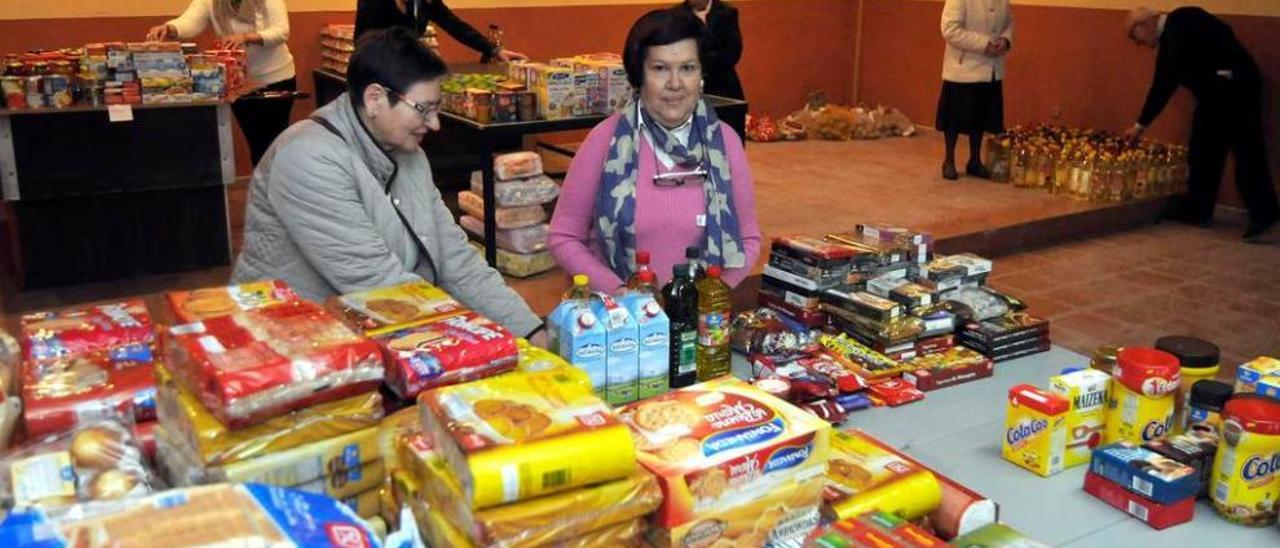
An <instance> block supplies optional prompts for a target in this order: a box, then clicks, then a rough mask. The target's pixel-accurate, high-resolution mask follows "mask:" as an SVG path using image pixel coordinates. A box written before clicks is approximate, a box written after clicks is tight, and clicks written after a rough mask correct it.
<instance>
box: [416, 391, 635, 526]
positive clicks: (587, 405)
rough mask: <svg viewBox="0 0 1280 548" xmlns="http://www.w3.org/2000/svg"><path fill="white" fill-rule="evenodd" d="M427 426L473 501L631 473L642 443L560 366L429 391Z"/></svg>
mask: <svg viewBox="0 0 1280 548" xmlns="http://www.w3.org/2000/svg"><path fill="white" fill-rule="evenodd" d="M419 403H420V406H421V407H422V426H423V428H424V429H425V430H426V431H427V433H428V434H429V435H430V437H431V440H432V443H433V444H434V445H435V447H436V450H437V451H439V452H440V454H441V456H442V458H444V459H445V461H446V462H447V463H448V464H449V467H450V469H451V471H452V472H453V474H454V477H456V478H457V479H458V483H459V484H460V485H461V490H462V492H463V494H464V496H463V497H462V503H464V504H468V505H470V507H471V508H488V507H490V506H496V505H499V504H505V503H510V502H516V501H520V500H527V499H530V498H534V497H538V496H542V495H547V494H551V493H555V492H559V491H566V490H569V489H572V488H574V487H580V486H583V485H590V484H593V483H600V482H604V481H610V480H615V479H621V478H625V477H627V476H629V475H630V474H631V473H632V472H633V471H634V470H635V462H636V461H635V446H634V445H633V443H632V441H631V433H630V432H629V431H628V430H627V427H626V426H624V425H623V424H622V423H620V422H618V419H617V418H616V417H614V415H613V412H612V411H611V410H610V409H609V406H608V405H606V404H605V403H604V401H602V400H601V399H600V398H598V397H596V396H595V394H594V393H592V391H591V389H590V388H589V387H585V386H583V383H582V382H581V377H580V376H577V375H570V374H566V373H564V372H562V371H559V370H549V371H545V372H540V373H525V372H520V371H517V372H513V373H509V374H506V375H501V376H498V377H490V378H487V379H483V380H479V381H475V382H471V383H467V384H460V385H453V386H446V387H443V388H436V389H434V390H430V391H428V392H424V393H423V394H422V396H421V397H420V398H419Z"/></svg>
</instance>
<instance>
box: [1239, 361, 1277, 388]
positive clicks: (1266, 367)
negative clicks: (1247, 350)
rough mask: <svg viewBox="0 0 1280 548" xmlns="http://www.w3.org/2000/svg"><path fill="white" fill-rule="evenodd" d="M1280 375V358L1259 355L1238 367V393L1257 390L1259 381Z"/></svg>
mask: <svg viewBox="0 0 1280 548" xmlns="http://www.w3.org/2000/svg"><path fill="white" fill-rule="evenodd" d="M1277 375H1280V359H1276V358H1272V357H1269V356H1258V357H1256V358H1254V359H1252V360H1249V361H1247V362H1245V363H1242V364H1240V367H1238V368H1236V393H1238V394H1251V393H1253V392H1256V391H1257V388H1258V381H1259V380H1261V379H1263V378H1265V377H1272V376H1277Z"/></svg>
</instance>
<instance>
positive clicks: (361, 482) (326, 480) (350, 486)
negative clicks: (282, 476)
mask: <svg viewBox="0 0 1280 548" xmlns="http://www.w3.org/2000/svg"><path fill="white" fill-rule="evenodd" d="M386 474H387V469H386V467H385V465H384V464H383V463H382V460H375V461H372V462H366V463H362V464H358V465H356V466H352V467H348V468H343V469H339V470H334V471H332V472H330V473H329V474H326V475H325V476H324V477H321V478H319V479H315V480H312V481H309V482H307V483H303V484H300V485H281V487H289V488H291V489H296V490H298V491H303V492H307V493H315V494H317V495H325V496H328V497H332V498H335V499H346V498H350V497H354V496H357V495H359V494H360V493H364V492H367V491H371V490H372V491H376V490H377V489H378V488H379V487H381V486H382V484H383V483H384V482H385V480H386Z"/></svg>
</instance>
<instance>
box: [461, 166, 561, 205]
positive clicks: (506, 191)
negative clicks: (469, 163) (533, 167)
mask: <svg viewBox="0 0 1280 548" xmlns="http://www.w3.org/2000/svg"><path fill="white" fill-rule="evenodd" d="M471 192H472V193H473V194H475V195H476V196H480V197H481V198H484V178H483V176H481V174H480V172H479V171H473V172H471ZM493 195H494V197H495V198H497V203H498V207H520V206H530V205H538V204H546V203H550V202H554V201H555V199H556V198H557V197H559V196H560V185H557V184H556V182H555V181H553V180H552V179H551V177H547V176H546V175H541V174H539V175H534V176H532V177H526V178H524V179H516V180H514V181H497V182H495V183H494V185H493Z"/></svg>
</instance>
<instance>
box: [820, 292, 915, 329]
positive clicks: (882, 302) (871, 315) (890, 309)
mask: <svg viewBox="0 0 1280 548" xmlns="http://www.w3.org/2000/svg"><path fill="white" fill-rule="evenodd" d="M822 297H823V300H824V301H825V302H827V303H830V304H832V305H835V306H837V307H840V308H843V309H845V310H849V311H851V312H853V313H855V314H857V315H859V316H863V317H865V318H867V319H869V320H872V321H876V322H887V321H889V320H892V319H894V318H897V317H900V316H902V315H903V313H904V309H903V307H902V305H900V304H898V303H895V302H893V301H891V300H889V299H885V298H882V297H877V296H875V295H872V294H871V293H868V292H865V291H842V290H837V289H831V290H828V291H827V292H826V293H824V294H823V296H822Z"/></svg>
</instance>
